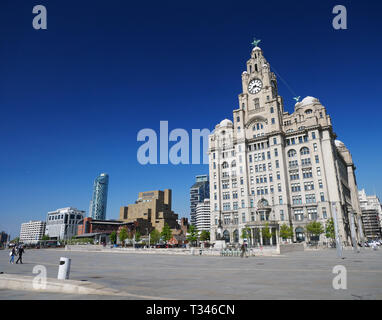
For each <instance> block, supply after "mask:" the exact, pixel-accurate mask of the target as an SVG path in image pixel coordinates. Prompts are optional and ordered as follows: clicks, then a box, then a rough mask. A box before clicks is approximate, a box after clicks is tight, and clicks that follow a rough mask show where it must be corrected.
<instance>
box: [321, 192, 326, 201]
mask: <svg viewBox="0 0 382 320" xmlns="http://www.w3.org/2000/svg"><path fill="white" fill-rule="evenodd" d="M320 196H321V201H322V202H324V201H325V194H324V193H323V192H321V193H320Z"/></svg>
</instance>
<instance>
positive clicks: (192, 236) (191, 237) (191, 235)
mask: <svg viewBox="0 0 382 320" xmlns="http://www.w3.org/2000/svg"><path fill="white" fill-rule="evenodd" d="M187 240H188V241H189V242H190V244H191V245H194V244H195V242H196V241H198V230H197V229H196V227H195V226H194V225H190V227H189V228H188V236H187Z"/></svg>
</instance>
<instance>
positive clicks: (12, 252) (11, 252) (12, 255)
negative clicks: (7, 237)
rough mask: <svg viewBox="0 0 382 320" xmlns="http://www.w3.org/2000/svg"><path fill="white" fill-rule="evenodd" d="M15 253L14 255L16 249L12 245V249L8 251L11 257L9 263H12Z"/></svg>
mask: <svg viewBox="0 0 382 320" xmlns="http://www.w3.org/2000/svg"><path fill="white" fill-rule="evenodd" d="M15 255H16V249H15V247H12V250H11V251H10V252H9V256H10V257H11V260H9V263H12V264H14V262H15Z"/></svg>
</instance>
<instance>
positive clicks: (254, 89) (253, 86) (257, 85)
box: [248, 79, 263, 94]
mask: <svg viewBox="0 0 382 320" xmlns="http://www.w3.org/2000/svg"><path fill="white" fill-rule="evenodd" d="M262 88H263V83H262V82H261V80H260V79H253V80H251V81H250V83H249V84H248V91H249V93H251V94H256V93H259V92H260V90H261V89H262Z"/></svg>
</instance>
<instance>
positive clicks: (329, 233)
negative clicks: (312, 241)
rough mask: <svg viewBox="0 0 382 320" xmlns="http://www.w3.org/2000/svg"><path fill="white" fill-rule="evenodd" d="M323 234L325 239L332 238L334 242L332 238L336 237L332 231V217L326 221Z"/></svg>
mask: <svg viewBox="0 0 382 320" xmlns="http://www.w3.org/2000/svg"><path fill="white" fill-rule="evenodd" d="M325 236H326V238H327V239H330V240H332V242H334V239H335V238H336V233H335V231H334V220H333V218H332V219H330V220H329V221H328V223H327V224H326V228H325Z"/></svg>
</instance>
